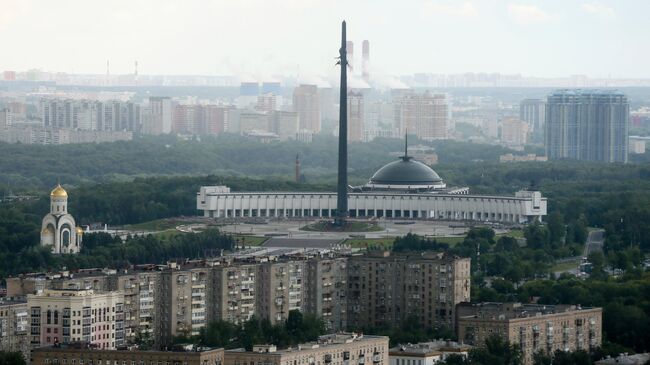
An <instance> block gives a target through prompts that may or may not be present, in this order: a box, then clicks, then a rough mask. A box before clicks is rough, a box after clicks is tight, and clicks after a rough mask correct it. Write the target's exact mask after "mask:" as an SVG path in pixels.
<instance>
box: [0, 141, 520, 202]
mask: <svg viewBox="0 0 650 365" xmlns="http://www.w3.org/2000/svg"><path fill="white" fill-rule="evenodd" d="M411 140H412V144H425V145H429V146H434V147H435V148H436V149H437V152H438V155H439V156H440V162H441V163H444V164H457V163H469V162H471V161H474V160H477V159H480V160H482V161H492V162H496V161H498V158H499V155H501V154H503V153H507V152H511V151H510V150H508V149H507V148H504V147H500V146H490V145H479V144H472V143H466V142H456V141H436V142H427V141H419V140H417V139H415V138H413V137H412V139H411ZM403 148H404V141H403V140H401V139H382V138H380V139H376V140H374V141H373V142H369V143H350V144H349V167H350V175H351V183H362V182H365V181H366V180H367V179H368V178H369V177H370V175H372V173H373V172H374V171H376V170H377V169H378V168H379V167H381V166H382V165H383V164H385V163H387V162H389V161H392V160H394V159H395V158H394V157H391V156H390V155H389V152H397V151H402V150H403ZM296 154H299V155H300V160H301V165H302V170H301V171H302V173H303V174H304V175H305V177H306V179H307V182H309V183H318V182H321V181H325V182H326V183H329V184H335V182H336V168H337V160H338V159H337V156H338V140H337V138H336V137H334V136H330V135H323V136H314V139H313V142H312V143H298V142H295V141H287V142H274V143H270V144H267V143H261V142H258V141H255V140H254V139H251V138H247V137H242V136H238V135H229V134H224V135H221V136H219V137H209V136H203V137H201V138H200V139H198V138H195V139H192V140H183V139H180V138H176V137H174V136H145V137H136V138H135V139H134V140H133V141H121V142H114V143H100V144H71V145H60V146H51V145H21V144H6V143H0V156H11V158H0V171H2V172H3V173H2V175H1V176H0V195H3V194H4V193H5V192H7V191H9V190H11V191H14V192H24V191H32V192H38V191H40V190H43V189H46V188H48V187H51V186H52V185H54V184H55V183H56V181H57V180H58V179H60V180H61V181H62V182H64V183H66V184H70V185H73V186H80V185H82V184H88V183H101V182H112V181H128V180H131V179H132V178H134V177H143V176H152V175H207V174H218V175H224V176H243V175H245V176H260V177H261V176H266V177H269V176H276V177H282V178H285V179H291V178H292V177H293V175H294V166H295V165H294V163H295V158H296Z"/></svg>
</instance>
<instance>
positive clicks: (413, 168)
mask: <svg viewBox="0 0 650 365" xmlns="http://www.w3.org/2000/svg"><path fill="white" fill-rule="evenodd" d="M441 183H442V179H441V178H440V176H438V174H437V173H436V172H435V171H433V169H432V168H430V167H429V166H427V165H425V164H423V163H422V162H419V161H415V160H413V159H412V158H411V157H408V156H404V157H401V158H400V159H399V160H398V161H393V162H391V163H389V164H386V165H384V167H382V168H380V169H379V170H377V172H375V174H374V175H372V177H371V178H370V184H377V185H438V184H441Z"/></svg>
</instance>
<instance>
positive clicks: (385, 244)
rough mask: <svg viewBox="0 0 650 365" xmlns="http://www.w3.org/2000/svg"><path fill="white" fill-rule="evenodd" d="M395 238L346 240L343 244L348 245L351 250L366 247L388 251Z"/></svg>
mask: <svg viewBox="0 0 650 365" xmlns="http://www.w3.org/2000/svg"><path fill="white" fill-rule="evenodd" d="M394 240H395V237H382V238H348V239H347V240H345V243H347V244H349V245H350V246H351V247H352V248H366V247H368V246H379V247H382V248H384V249H387V250H389V249H390V248H391V247H393V241H394Z"/></svg>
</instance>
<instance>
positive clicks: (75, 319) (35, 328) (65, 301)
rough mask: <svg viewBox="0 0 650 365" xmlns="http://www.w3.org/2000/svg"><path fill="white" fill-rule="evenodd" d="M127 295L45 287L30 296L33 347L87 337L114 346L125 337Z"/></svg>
mask: <svg viewBox="0 0 650 365" xmlns="http://www.w3.org/2000/svg"><path fill="white" fill-rule="evenodd" d="M123 303H124V296H123V294H122V293H120V292H103V293H97V292H94V291H93V290H92V289H90V290H86V289H60V290H56V289H45V290H44V291H43V292H42V293H40V294H30V295H28V296H27V307H28V309H29V316H30V325H31V328H30V342H31V346H32V348H36V347H41V346H48V345H53V344H57V343H68V342H73V341H85V342H88V343H90V344H93V345H94V346H97V347H98V348H101V349H114V348H115V347H116V346H118V344H120V343H123V341H124V304H123Z"/></svg>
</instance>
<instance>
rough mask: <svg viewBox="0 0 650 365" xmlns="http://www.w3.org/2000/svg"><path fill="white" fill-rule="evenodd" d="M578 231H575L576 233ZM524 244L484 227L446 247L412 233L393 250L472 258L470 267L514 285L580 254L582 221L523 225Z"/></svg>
mask: <svg viewBox="0 0 650 365" xmlns="http://www.w3.org/2000/svg"><path fill="white" fill-rule="evenodd" d="M576 232H579V233H576ZM523 234H524V237H525V238H526V242H527V243H526V245H525V246H523V242H521V243H520V241H518V240H517V239H516V238H514V237H511V236H507V235H504V236H501V237H496V235H495V232H494V230H492V229H490V228H487V227H474V228H471V229H470V230H469V231H468V232H467V235H466V236H465V238H464V239H463V241H462V242H459V243H458V244H456V245H454V246H450V245H449V244H447V243H444V242H437V241H436V240H435V238H424V237H421V236H418V235H414V234H411V233H409V234H407V235H405V236H403V237H398V238H396V239H395V241H394V243H393V248H392V249H393V251H395V252H407V251H446V252H449V253H450V254H454V255H458V256H460V257H470V258H472V264H473V269H474V270H478V269H479V268H480V273H481V274H482V275H483V274H484V275H487V276H499V277H503V278H505V279H506V280H507V281H508V282H509V284H508V285H512V286H514V285H516V284H517V283H519V282H520V281H521V280H524V279H534V278H545V277H548V276H549V275H551V272H550V269H551V266H552V265H553V264H554V263H555V262H556V260H558V259H561V258H565V257H573V256H577V255H580V254H582V249H583V247H584V243H585V240H586V238H587V227H586V226H585V222H584V221H578V222H573V223H571V224H565V223H564V222H563V221H562V220H561V217H560V216H559V215H558V216H556V217H555V218H554V219H551V221H550V222H549V224H548V225H541V224H532V225H529V226H526V227H525V228H524V232H523Z"/></svg>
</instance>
